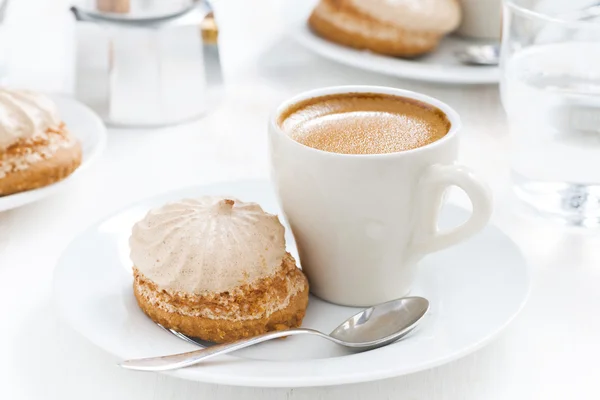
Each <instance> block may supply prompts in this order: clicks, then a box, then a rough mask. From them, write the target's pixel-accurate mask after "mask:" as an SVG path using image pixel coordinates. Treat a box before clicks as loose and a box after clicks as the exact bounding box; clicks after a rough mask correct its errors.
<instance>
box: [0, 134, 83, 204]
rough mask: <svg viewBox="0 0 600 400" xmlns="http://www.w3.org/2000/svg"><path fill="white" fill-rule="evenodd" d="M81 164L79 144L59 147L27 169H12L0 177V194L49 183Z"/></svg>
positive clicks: (61, 177) (66, 174) (59, 179)
mask: <svg viewBox="0 0 600 400" xmlns="http://www.w3.org/2000/svg"><path fill="white" fill-rule="evenodd" d="M80 165H81V146H80V145H79V143H76V144H74V145H73V146H71V147H67V148H61V149H59V150H57V151H56V153H54V155H53V156H52V157H50V158H47V159H45V160H41V161H38V162H35V163H34V164H32V165H30V166H29V167H28V168H27V169H25V170H21V171H14V172H10V173H8V174H6V176H5V177H4V178H0V196H6V195H9V194H13V193H18V192H24V191H26V190H32V189H37V188H41V187H44V186H48V185H51V184H53V183H56V182H58V181H61V180H63V179H64V178H66V177H67V176H69V175H71V174H72V173H73V172H74V171H75V170H76V169H77V168H78V167H79V166H80Z"/></svg>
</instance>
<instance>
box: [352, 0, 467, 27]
mask: <svg viewBox="0 0 600 400" xmlns="http://www.w3.org/2000/svg"><path fill="white" fill-rule="evenodd" d="M350 3H351V4H352V5H353V6H354V7H355V8H356V9H357V10H360V11H361V12H362V13H364V14H365V15H369V16H371V17H373V18H375V19H376V20H378V21H382V22H387V23H390V24H392V25H393V26H400V27H402V28H404V29H411V30H417V31H423V30H431V31H434V32H440V33H447V32H450V31H452V30H454V29H456V27H457V26H458V24H459V23H460V20H461V10H460V6H459V4H458V3H457V1H456V0H370V1H363V0H350Z"/></svg>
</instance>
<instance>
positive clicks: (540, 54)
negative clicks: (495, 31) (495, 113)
mask: <svg viewBox="0 0 600 400" xmlns="http://www.w3.org/2000/svg"><path fill="white" fill-rule="evenodd" d="M598 3H599V2H598V1H583V0H570V1H564V0H541V1H540V0H505V4H504V15H503V35H502V36H503V38H502V51H501V68H502V78H501V84H500V90H501V97H502V103H503V105H504V109H505V110H506V113H507V116H508V122H509V127H510V137H511V142H512V153H511V177H512V183H513V188H514V191H515V193H516V195H517V196H518V197H519V198H520V199H521V200H523V201H524V202H526V203H528V204H529V205H531V206H533V207H534V208H535V209H536V210H537V211H539V212H540V213H542V214H544V215H546V216H551V217H554V218H556V219H558V220H560V221H563V222H565V223H568V224H571V225H578V226H600V20H599V19H598V18H597V17H598V16H599V15H600V6H597V4H598ZM594 4H596V6H595V7H594V6H593V5H594Z"/></svg>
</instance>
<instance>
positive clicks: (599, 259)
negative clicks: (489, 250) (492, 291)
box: [0, 0, 600, 400]
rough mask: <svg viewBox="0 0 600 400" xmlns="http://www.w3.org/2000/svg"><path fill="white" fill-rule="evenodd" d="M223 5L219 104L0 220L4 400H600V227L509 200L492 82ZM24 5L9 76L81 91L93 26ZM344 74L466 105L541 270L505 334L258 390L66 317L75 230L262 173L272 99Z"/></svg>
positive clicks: (112, 148) (509, 228)
mask: <svg viewBox="0 0 600 400" xmlns="http://www.w3.org/2000/svg"><path fill="white" fill-rule="evenodd" d="M218 1H219V7H220V6H223V4H224V3H221V2H220V0H218ZM223 1H226V0H223ZM227 1H228V3H227V6H223V10H224V11H223V14H222V15H225V13H228V14H227V17H226V18H223V19H222V22H223V25H227V26H229V27H233V28H231V29H228V30H227V33H226V34H223V37H222V39H223V41H224V42H223V46H224V47H223V48H222V53H223V54H222V56H223V62H224V63H225V64H226V65H225V72H226V78H227V80H228V82H229V86H228V88H227V94H226V96H225V97H224V99H223V100H222V102H221V103H219V105H218V106H216V107H214V109H213V110H212V111H211V112H210V113H209V114H208V115H207V116H206V117H205V118H203V119H201V120H199V121H197V122H194V123H191V124H187V125H181V126H176V127H171V128H167V129H159V130H123V129H110V131H109V141H108V147H107V150H106V153H105V155H104V157H103V158H102V159H101V160H100V161H99V162H98V163H97V164H96V165H95V166H94V167H92V168H91V169H90V170H88V172H87V173H85V174H82V175H81V176H79V177H78V178H77V179H75V180H73V182H72V183H71V184H70V185H68V186H67V188H66V190H65V191H63V192H61V193H59V194H57V195H55V196H52V197H51V198H48V199H45V200H43V201H41V202H39V203H37V204H33V205H30V206H26V207H23V208H21V209H18V210H13V211H8V212H5V213H1V214H0V398H2V399H10V400H24V399H27V400H29V399H61V400H71V399H80V398H85V399H128V400H134V399H140V400H141V399H144V400H146V399H178V400H180V399H183V400H185V399H219V400H230V399H231V400H233V399H365V398H369V399H397V398H398V399H411V400H412V399H427V400H442V399H445V400H459V399H461V400H462V399H473V400H475V399H477V400H480V399H486V400H487V399H490V400H496V399H498V400H500V399H503V400H504V399H511V400H521V399H522V400H529V399H544V400H546V399H597V398H599V397H600V379H599V378H600V363H598V362H597V359H598V357H599V356H600V340H598V338H599V337H600V319H599V318H598V316H599V315H600V235H598V232H597V231H594V232H592V231H581V230H573V229H567V228H564V227H561V226H558V225H554V224H552V223H549V222H546V221H542V220H539V219H537V218H535V217H533V216H531V215H530V214H528V213H527V212H526V210H523V209H521V207H519V205H518V204H516V203H515V202H514V200H513V199H512V197H511V195H510V193H509V191H508V183H507V171H508V164H507V160H508V139H507V130H506V125H505V120H504V114H503V111H502V108H501V106H500V104H499V99H498V91H497V89H496V88H495V87H493V86H485V87H453V86H439V85H430V84H425V83H416V82H408V81H402V80H398V79H391V78H386V77H382V76H378V75H375V74H371V73H366V72H362V71H358V70H355V69H351V68H347V67H343V66H339V65H337V64H335V63H333V62H330V61H326V60H323V59H321V58H319V57H317V56H314V55H312V54H311V53H309V52H308V51H306V50H304V49H302V48H300V47H299V46H298V45H296V44H295V43H294V42H293V41H292V40H290V39H289V38H288V37H287V36H286V35H285V32H284V28H285V25H286V24H285V23H283V22H282V20H281V19H278V18H277V17H276V15H277V14H276V13H277V12H278V11H277V8H278V7H279V2H277V1H268V0H260V1H259V0H256V1H252V2H249V1H244V0H227ZM13 3H14V4H12V7H11V8H12V9H13V10H12V14H10V15H9V21H8V22H7V26H5V29H4V30H3V31H2V33H3V35H4V36H3V38H4V39H6V40H7V42H8V47H9V49H10V52H11V53H10V54H9V55H10V58H9V60H10V65H9V67H10V69H9V72H10V74H11V75H9V76H8V77H5V80H7V81H8V82H9V83H12V84H17V83H20V84H22V85H26V86H30V87H36V88H39V90H50V91H63V92H69V91H71V90H72V88H73V85H74V79H73V77H74V71H75V67H74V60H75V56H74V54H75V53H74V52H73V48H74V43H75V40H74V38H73V36H72V34H75V33H77V34H79V39H78V41H79V47H78V50H79V55H80V57H79V58H80V59H83V60H86V59H87V61H89V58H93V55H94V48H93V46H92V45H90V43H87V42H86V40H88V39H90V38H91V36H93V35H91V34H90V31H89V30H88V29H86V28H84V27H76V26H75V24H74V23H72V22H70V19H69V18H68V15H67V14H66V13H64V8H61V7H60V5H61V4H60V3H59V2H56V1H49V0H16V1H15V0H13ZM246 3H252V4H246ZM232 8H233V9H235V11H236V12H235V13H232V12H231V11H232ZM253 14H254V16H253V17H252V18H251V19H252V20H251V21H249V18H248V16H249V15H253ZM56 21H59V22H56ZM8 28H10V29H8ZM223 29H224V28H223ZM7 32H8V34H7ZM240 34H241V37H242V38H243V40H241V41H240V40H239V39H240ZM236 39H237V40H236ZM240 43H241V45H240ZM249 43H252V44H253V45H249ZM244 44H245V45H244ZM236 46H238V47H236ZM82 55H83V57H82ZM83 66H85V65H83ZM337 84H376V85H388V86H394V87H401V88H407V89H412V90H418V91H421V92H424V93H426V94H429V95H432V96H435V97H438V98H440V99H441V100H442V101H445V102H447V103H449V104H450V105H451V106H453V107H455V108H456V109H457V111H458V112H459V113H460V114H461V115H462V117H463V122H464V126H465V128H464V135H463V142H462V148H461V162H462V163H465V164H467V165H470V166H472V167H474V168H475V169H477V170H478V171H479V173H480V174H482V175H483V176H484V177H485V178H486V179H487V180H488V181H489V182H490V183H491V185H492V187H493V189H494V190H495V193H496V211H495V215H494V218H493V219H494V222H495V223H496V224H498V225H499V226H500V227H501V228H503V229H504V230H505V231H506V232H507V233H508V234H509V235H510V236H511V237H512V238H513V239H514V240H515V241H516V242H517V243H518V244H519V246H520V247H521V248H522V250H523V251H524V253H525V255H526V257H527V259H528V260H529V261H530V263H531V264H532V266H533V287H532V292H531V298H530V300H529V303H528V304H527V306H526V307H525V310H524V311H523V313H522V314H521V315H520V316H519V317H518V318H517V320H516V321H515V322H514V323H513V324H512V325H511V326H510V327H509V328H508V329H507V330H506V332H505V333H504V334H503V335H502V336H501V337H500V338H499V339H498V340H496V341H495V342H494V343H493V344H491V345H489V346H488V347H486V348H484V349H483V350H480V351H479V352H477V353H475V354H472V355H471V356H468V357H466V358H464V359H462V360H459V361H457V362H454V363H451V364H448V365H446V366H443V367H439V368H436V369H433V370H430V371H425V372H421V373H417V374H413V375H410V376H404V377H400V378H396V379H390V380H385V381H380V382H372V383H367V384H360V385H351V386H342V387H332V388H309V389H294V390H286V389H251V388H235V387H226V386H216V385H206V384H200V383H193V382H186V381H181V380H177V379H174V378H169V377H166V376H162V375H158V374H144V373H136V372H130V371H124V370H121V369H119V368H118V367H116V366H115V363H116V361H117V360H116V359H115V358H113V357H112V356H110V355H108V354H105V353H104V352H103V351H101V350H100V349H97V348H95V347H93V346H92V345H91V344H89V343H88V342H87V341H86V340H85V339H84V338H82V337H80V336H79V335H77V334H76V333H75V332H73V331H72V330H71V329H70V328H69V327H68V326H66V325H65V324H64V323H63V322H62V321H60V320H58V319H57V318H56V316H55V314H54V311H53V308H52V304H51V291H50V288H51V279H52V269H53V267H54V265H55V263H56V260H57V258H58V257H59V255H60V253H61V251H62V250H63V248H64V247H65V246H66V245H67V244H68V243H69V241H70V240H72V238H73V237H74V236H75V235H76V234H77V232H80V231H81V230H83V229H84V228H85V227H86V226H88V225H89V224H91V223H92V222H94V221H96V220H97V219H98V218H101V217H102V216H103V215H106V214H108V213H110V212H111V211H114V210H116V209H118V208H121V207H122V206H123V205H126V204H128V203H130V202H131V201H135V200H137V199H141V198H144V197H147V196H150V195H153V194H156V193H160V192H164V191H166V190H169V189H173V188H178V187H181V186H187V185H191V184H201V183H208V182H216V181H220V180H226V179H235V178H266V177H267V157H266V120H267V116H268V114H269V112H270V111H271V110H272V108H273V107H274V106H275V105H277V103H278V102H280V101H281V100H283V99H285V98H286V97H288V96H290V95H291V94H294V93H296V92H298V91H301V90H305V89H310V88H315V87H319V86H325V85H337ZM453 200H454V201H455V202H462V200H463V199H462V197H460V196H457V197H454V199H453ZM489 256H490V257H494V255H493V254H490V255H489ZM485 261H486V260H485V259H482V260H481V262H482V263H485ZM73 301H77V299H73ZM473 301H477V299H473ZM473 323H477V321H473Z"/></svg>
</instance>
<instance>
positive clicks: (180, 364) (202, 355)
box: [119, 328, 325, 371]
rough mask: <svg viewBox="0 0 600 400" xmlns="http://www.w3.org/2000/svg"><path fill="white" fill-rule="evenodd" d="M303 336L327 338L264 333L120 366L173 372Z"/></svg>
mask: <svg viewBox="0 0 600 400" xmlns="http://www.w3.org/2000/svg"><path fill="white" fill-rule="evenodd" d="M302 334H309V335H318V336H325V335H323V334H322V333H321V332H318V331H315V330H313V329H305V328H297V329H290V330H287V331H275V332H267V333H263V334H262V335H258V336H254V337H250V338H246V339H241V340H238V341H235V342H232V343H223V344H218V345H215V346H211V347H207V348H204V349H200V350H195V351H190V352H187V353H180V354H173V355H169V356H162V357H152V358H140V359H135V360H125V361H123V362H122V363H120V364H119V365H120V366H121V367H123V368H126V369H134V370H138V371H171V370H174V369H179V368H184V367H189V366H190V365H195V364H198V363H201V362H202V361H204V360H207V359H209V358H212V357H215V356H219V355H222V354H227V353H231V352H233V351H236V350H240V349H244V348H246V347H250V346H254V345H255V344H258V343H262V342H266V341H267V340H272V339H277V338H282V337H286V336H295V335H302Z"/></svg>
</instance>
